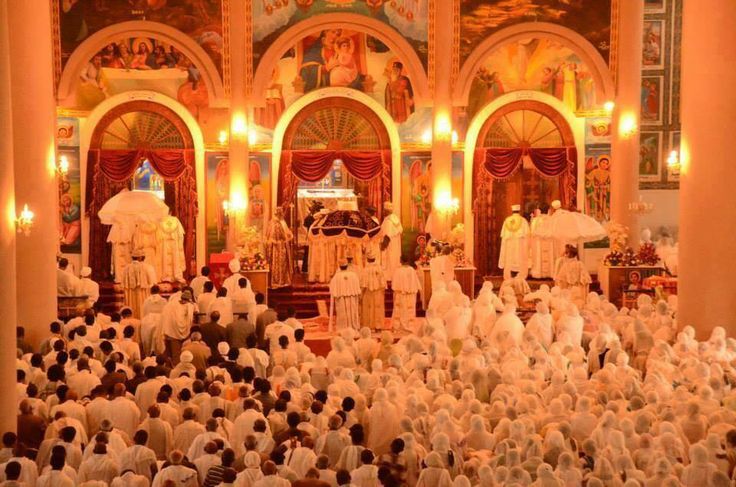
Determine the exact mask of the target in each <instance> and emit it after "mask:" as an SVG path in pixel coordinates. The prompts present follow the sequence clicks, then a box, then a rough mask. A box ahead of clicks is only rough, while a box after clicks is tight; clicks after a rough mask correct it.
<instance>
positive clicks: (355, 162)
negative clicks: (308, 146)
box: [278, 150, 391, 215]
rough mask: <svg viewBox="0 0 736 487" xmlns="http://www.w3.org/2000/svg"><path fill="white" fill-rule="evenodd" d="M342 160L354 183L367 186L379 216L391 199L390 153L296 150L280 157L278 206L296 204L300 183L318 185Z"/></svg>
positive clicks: (387, 151)
mask: <svg viewBox="0 0 736 487" xmlns="http://www.w3.org/2000/svg"><path fill="white" fill-rule="evenodd" d="M337 159H340V160H341V161H342V163H343V165H344V166H345V169H347V171H348V172H349V173H350V175H351V176H353V177H354V178H355V179H358V180H360V181H364V182H368V192H369V194H368V198H367V201H368V204H370V205H373V206H375V207H376V208H377V209H378V211H379V215H380V213H381V206H382V204H381V203H382V202H383V201H389V200H390V199H391V151H390V150H374V151H350V150H332V151H330V150H327V151H323V150H294V151H283V152H282V153H281V164H280V167H279V181H280V184H281V186H280V188H281V189H280V191H279V193H278V205H279V206H284V205H288V204H290V203H291V202H293V201H294V198H295V196H296V190H297V187H298V186H299V181H300V180H301V181H308V182H317V181H320V180H322V179H323V178H325V177H326V176H327V174H329V172H330V170H331V169H332V165H333V163H334V161H335V160H337Z"/></svg>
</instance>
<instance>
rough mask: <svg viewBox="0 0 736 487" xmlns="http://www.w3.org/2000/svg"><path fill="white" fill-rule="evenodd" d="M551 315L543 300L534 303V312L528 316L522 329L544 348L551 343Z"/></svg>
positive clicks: (547, 347)
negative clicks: (524, 327)
mask: <svg viewBox="0 0 736 487" xmlns="http://www.w3.org/2000/svg"><path fill="white" fill-rule="evenodd" d="M552 333H553V330H552V315H551V314H550V312H549V307H548V306H547V304H546V303H545V302H544V301H539V302H537V304H536V312H535V313H534V314H533V315H532V317H531V318H529V321H528V322H527V324H526V329H525V330H524V334H525V335H527V334H528V335H531V336H533V337H534V338H536V339H537V341H538V342H539V343H540V344H541V345H542V346H543V347H544V348H545V349H549V347H550V345H552Z"/></svg>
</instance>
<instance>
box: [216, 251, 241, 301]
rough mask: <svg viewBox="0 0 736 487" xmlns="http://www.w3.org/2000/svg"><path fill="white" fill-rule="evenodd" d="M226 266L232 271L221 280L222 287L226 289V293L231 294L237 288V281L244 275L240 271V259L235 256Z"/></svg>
mask: <svg viewBox="0 0 736 487" xmlns="http://www.w3.org/2000/svg"><path fill="white" fill-rule="evenodd" d="M227 268H228V269H229V270H230V272H232V275H231V276H229V277H228V278H227V279H225V280H224V281H223V282H222V287H224V288H225V289H227V293H228V295H230V296H232V295H233V294H235V291H237V289H238V281H239V280H240V278H241V277H245V276H244V275H243V274H241V273H240V260H238V259H237V258H235V259H232V260H230V262H228V263H227Z"/></svg>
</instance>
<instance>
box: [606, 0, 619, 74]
mask: <svg viewBox="0 0 736 487" xmlns="http://www.w3.org/2000/svg"><path fill="white" fill-rule="evenodd" d="M618 2H619V0H612V2H611V46H610V48H609V49H608V69H609V70H610V71H611V77H612V78H613V85H614V86H617V85H616V83H617V81H618V22H619V17H620V12H619V3H618Z"/></svg>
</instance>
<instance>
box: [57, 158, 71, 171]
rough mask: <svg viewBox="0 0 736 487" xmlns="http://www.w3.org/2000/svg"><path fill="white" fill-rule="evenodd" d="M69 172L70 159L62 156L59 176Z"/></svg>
mask: <svg viewBox="0 0 736 487" xmlns="http://www.w3.org/2000/svg"><path fill="white" fill-rule="evenodd" d="M68 172H69V158H68V157H67V156H61V157H60V158H59V174H61V175H64V174H66V173H68Z"/></svg>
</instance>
